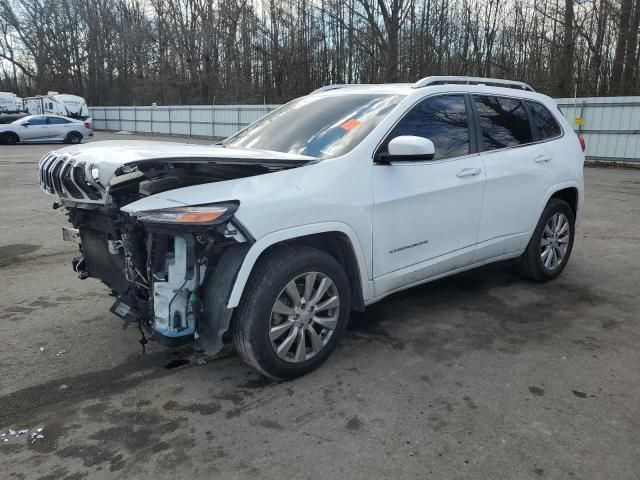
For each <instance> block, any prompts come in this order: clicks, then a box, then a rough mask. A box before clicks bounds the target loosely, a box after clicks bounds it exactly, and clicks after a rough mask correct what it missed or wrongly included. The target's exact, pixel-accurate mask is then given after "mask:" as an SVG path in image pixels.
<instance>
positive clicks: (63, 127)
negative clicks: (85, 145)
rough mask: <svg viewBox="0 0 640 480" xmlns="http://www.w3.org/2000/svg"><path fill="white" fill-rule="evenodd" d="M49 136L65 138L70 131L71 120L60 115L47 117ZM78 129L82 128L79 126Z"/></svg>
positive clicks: (53, 138)
mask: <svg viewBox="0 0 640 480" xmlns="http://www.w3.org/2000/svg"><path fill="white" fill-rule="evenodd" d="M47 122H48V125H49V136H50V138H51V139H52V140H64V139H65V138H66V136H67V133H68V132H69V131H70V127H71V123H72V122H71V121H70V120H67V119H66V118H60V117H47ZM78 130H80V129H79V128H78Z"/></svg>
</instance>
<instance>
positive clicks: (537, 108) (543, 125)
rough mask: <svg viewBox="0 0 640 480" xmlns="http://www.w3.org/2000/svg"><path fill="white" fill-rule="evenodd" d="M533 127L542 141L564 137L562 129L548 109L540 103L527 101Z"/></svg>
mask: <svg viewBox="0 0 640 480" xmlns="http://www.w3.org/2000/svg"><path fill="white" fill-rule="evenodd" d="M527 108H528V109H529V112H530V113H531V118H532V119H533V125H534V126H535V128H536V129H537V130H538V136H539V139H540V140H549V139H551V138H555V137H559V136H560V135H562V128H560V125H559V124H558V121H557V120H556V118H555V117H554V116H553V114H552V113H551V112H550V111H549V109H548V108H547V107H545V106H544V105H542V104H541V103H538V102H532V101H527Z"/></svg>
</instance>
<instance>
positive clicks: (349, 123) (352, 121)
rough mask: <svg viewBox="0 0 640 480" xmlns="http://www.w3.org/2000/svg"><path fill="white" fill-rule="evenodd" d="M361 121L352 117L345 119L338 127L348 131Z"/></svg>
mask: <svg viewBox="0 0 640 480" xmlns="http://www.w3.org/2000/svg"><path fill="white" fill-rule="evenodd" d="M361 123H362V122H361V121H360V120H356V119H355V118H352V119H350V120H347V121H346V122H344V123H343V124H342V125H340V128H343V129H345V130H346V131H347V132H350V131H351V130H353V129H354V128H356V127H357V126H358V125H360V124H361Z"/></svg>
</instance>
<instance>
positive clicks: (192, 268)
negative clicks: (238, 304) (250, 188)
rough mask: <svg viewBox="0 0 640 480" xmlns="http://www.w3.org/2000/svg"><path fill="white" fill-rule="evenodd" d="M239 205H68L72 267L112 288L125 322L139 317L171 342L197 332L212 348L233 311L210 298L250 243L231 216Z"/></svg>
mask: <svg viewBox="0 0 640 480" xmlns="http://www.w3.org/2000/svg"><path fill="white" fill-rule="evenodd" d="M237 208H238V203H237V202H228V203H224V204H211V205H200V206H196V207H181V208H171V209H163V210H154V211H145V212H141V213H138V214H135V213H134V214H129V213H126V212H122V211H114V210H110V209H107V210H106V211H103V210H102V209H97V210H96V209H93V210H86V209H81V208H77V207H71V208H69V219H70V220H71V223H72V224H73V226H74V227H75V228H76V229H77V230H78V233H79V240H80V251H81V256H80V257H79V258H76V259H75V260H74V263H75V267H74V268H75V270H76V271H77V272H78V274H79V276H80V277H81V278H87V277H95V278H99V279H101V280H102V281H103V282H104V283H105V284H106V285H107V286H109V287H110V288H111V289H112V291H113V292H114V293H113V294H114V295H115V296H117V300H116V302H115V303H114V305H113V307H112V308H111V311H112V312H113V313H114V314H116V315H117V316H118V317H120V318H121V319H122V320H123V321H124V325H125V327H126V326H128V325H129V324H130V323H132V322H139V324H140V326H141V327H142V328H143V329H144V331H145V332H146V333H147V335H148V336H149V337H150V338H151V339H154V340H156V341H158V342H160V343H162V344H165V345H169V346H178V345H183V344H185V343H190V342H193V341H194V340H196V339H198V338H199V337H202V338H201V340H200V343H201V345H202V348H203V350H206V351H207V352H210V353H215V352H218V351H220V350H221V349H222V347H223V344H224V342H223V335H224V333H225V332H226V330H227V327H228V324H229V321H230V317H231V311H229V310H227V309H226V308H218V306H217V305H216V303H217V302H221V303H224V299H226V298H227V297H228V295H229V293H230V288H231V286H232V283H233V282H232V280H233V278H234V277H235V275H236V274H237V271H238V269H239V268H240V264H241V263H242V260H243V259H244V255H245V254H246V252H247V250H248V247H249V242H248V239H249V236H248V234H246V233H243V232H242V228H241V227H240V226H239V225H237V224H236V223H234V222H233V221H232V217H233V214H234V212H235V211H236V210H237ZM223 254H224V256H225V257H227V258H226V260H225V261H221V260H222V257H223ZM222 278H224V279H226V280H227V281H221V279H222ZM218 296H221V297H220V298H218V300H217V302H216V301H215V299H216V297H218ZM205 299H206V300H205ZM212 300H213V301H212ZM214 312H215V313H214Z"/></svg>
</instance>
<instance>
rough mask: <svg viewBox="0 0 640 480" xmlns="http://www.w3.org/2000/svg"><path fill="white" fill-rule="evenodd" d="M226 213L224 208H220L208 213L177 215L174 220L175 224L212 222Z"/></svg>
mask: <svg viewBox="0 0 640 480" xmlns="http://www.w3.org/2000/svg"><path fill="white" fill-rule="evenodd" d="M226 211H227V209H226V208H221V209H219V210H215V211H210V212H187V213H183V214H181V215H178V217H177V218H176V222H180V223H208V222H213V221H214V220H215V219H217V218H218V217H220V216H221V215H222V214H223V213H224V212H226Z"/></svg>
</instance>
